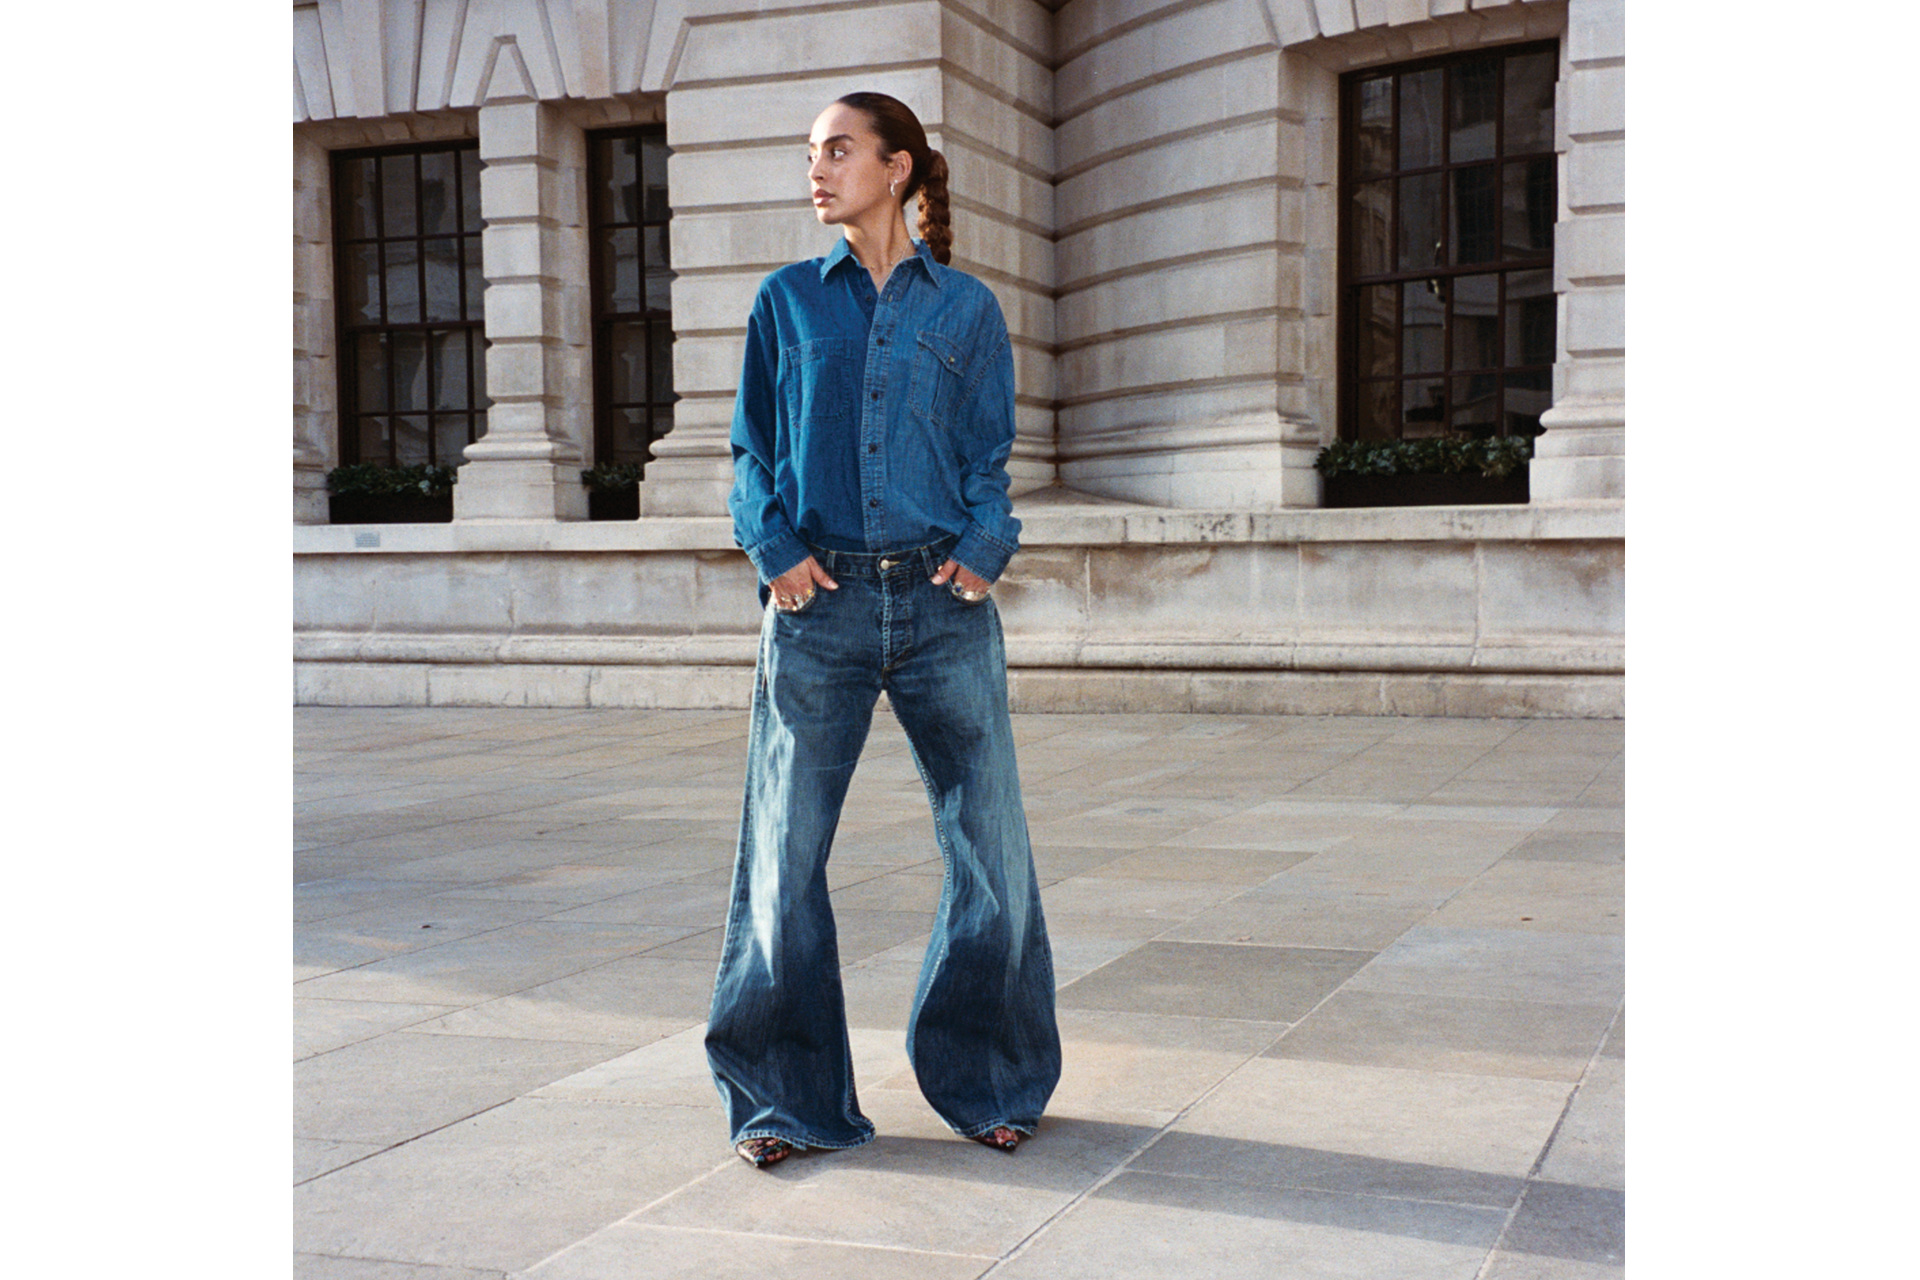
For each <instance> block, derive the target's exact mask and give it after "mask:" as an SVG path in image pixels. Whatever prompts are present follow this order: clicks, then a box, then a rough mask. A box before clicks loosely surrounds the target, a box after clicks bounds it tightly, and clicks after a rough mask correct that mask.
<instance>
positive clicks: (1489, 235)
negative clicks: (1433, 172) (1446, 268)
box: [1447, 164, 1499, 263]
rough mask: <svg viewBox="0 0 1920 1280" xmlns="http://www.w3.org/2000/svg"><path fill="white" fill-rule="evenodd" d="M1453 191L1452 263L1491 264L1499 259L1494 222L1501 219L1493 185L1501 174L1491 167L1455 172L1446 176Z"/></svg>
mask: <svg viewBox="0 0 1920 1280" xmlns="http://www.w3.org/2000/svg"><path fill="white" fill-rule="evenodd" d="M1447 178H1448V181H1449V184H1450V185H1451V186H1452V188H1453V199H1452V200H1451V201H1449V205H1448V207H1449V209H1450V210H1451V212H1452V214H1453V225H1452V227H1451V230H1452V232H1453V240H1452V244H1453V253H1452V256H1451V258H1450V259H1449V261H1452V262H1456V263H1461V262H1491V261H1492V260H1493V259H1494V258H1496V257H1498V256H1499V239H1498V233H1497V231H1496V230H1495V228H1496V223H1495V219H1496V218H1497V217H1498V216H1499V208H1498V206H1497V204H1496V196H1495V192H1494V183H1495V182H1496V181H1497V180H1498V170H1496V169H1495V168H1494V166H1492V165H1490V164H1483V165H1475V166H1474V167H1473V168H1471V169H1455V170H1454V171H1453V172H1451V173H1449V174H1448V175H1447Z"/></svg>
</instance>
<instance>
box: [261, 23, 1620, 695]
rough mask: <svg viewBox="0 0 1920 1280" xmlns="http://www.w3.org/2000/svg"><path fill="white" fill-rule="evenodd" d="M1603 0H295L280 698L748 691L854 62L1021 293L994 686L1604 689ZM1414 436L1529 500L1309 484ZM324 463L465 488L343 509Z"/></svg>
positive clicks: (1615, 315) (1607, 407)
mask: <svg viewBox="0 0 1920 1280" xmlns="http://www.w3.org/2000/svg"><path fill="white" fill-rule="evenodd" d="M1622 8H1623V7H1622V4H1621V3H1620V0H1535V2H1531V3H1523V2H1521V0H1175V2H1172V3H1168V2H1165V0H1066V2H1065V3H1057V2H1042V0H888V2H881V3H851V4H848V3H840V4H824V5H823V4H816V3H804V4H802V3H793V4H788V3H784V2H783V0H760V2H759V3H757V4H755V5H752V6H743V5H738V4H727V3H721V2H720V0H318V2H317V3H315V2H312V0H296V3H295V5H294V11H293V19H294V22H293V28H294V91H293V112H294V122H295V123H294V150H295V165H294V172H295V193H294V218H295V225H294V242H295V264H296V266H295V281H294V314H295V352H294V371H295V377H294V413H293V423H294V451H293V490H294V493H293V496H294V521H295V528H294V555H295V576H294V580H295V594H296V599H295V671H296V698H297V699H298V700H299V701H301V702H307V703H349V704H437V705H459V704H502V703H507V704H530V705H544V706H686V707H722V706H744V705H745V702H746V699H747V696H748V692H749V688H750V684H751V668H752V662H753V655H754V649H755V639H756V635H757V632H758V627H759V609H758V602H757V599H756V596H755V591H754V582H753V572H752V569H751V567H750V566H749V565H748V563H747V561H746V559H745V557H744V556H743V555H741V554H740V553H739V552H738V551H737V550H736V549H735V548H734V545H733V540H732V536H731V526H730V524H729V521H728V519H727V517H726V506H725V496H726V491H727V488H728V484H729V479H730V460H729V451H728V446H727V429H728V423H729V421H730V417H731V412H732V397H733V389H734V383H735V380H736V378H737V376H738V370H739V359H740V351H741V339H742V335H743V332H744V323H745V317H746V314H747V310H748V307H749V304H750V302H751V300H752V297H753V293H754V290H755V288H756V286H757V284H758V282H759V280H760V279H761V278H762V277H763V276H764V275H765V274H766V273H767V272H768V271H770V270H772V269H774V268H775V267H777V266H780V265H782V264H784V263H786V262H790V261H793V260H796V259H801V258H808V257H814V256H817V255H819V254H821V253H824V252H825V251H826V250H827V249H828V248H829V247H830V246H831V244H832V239H833V237H834V236H836V235H837V234H838V232H837V231H835V230H833V229H830V228H823V227H821V226H820V225H818V223H817V222H816V221H815V219H814V217H813V213H812V210H811V208H810V207H809V204H808V201H807V199H806V192H805V179H804V156H805V139H806V134H807V130H808V128H809V127H810V125H811V122H812V119H813V116H814V115H815V114H816V113H817V111H818V110H819V109H820V108H821V107H822V106H823V105H825V104H826V103H827V102H829V101H831V100H832V99H833V98H835V97H837V96H838V95H840V94H842V93H845V92H847V91H850V90H853V89H879V90H882V91H885V92H888V93H891V94H893V95H895V96H897V97H899V98H901V99H902V100H904V101H906V102H907V103H908V104H910V105H911V106H912V107H913V108H914V109H915V110H916V111H917V112H918V113H919V115H920V116H921V118H922V120H923V121H924V122H925V123H926V124H927V127H928V132H929V134H930V135H931V137H932V141H933V145H935V146H936V147H939V148H940V149H942V150H943V151H944V152H945V154H946V155H947V157H948V160H949V163H950V165H951V167H952V173H953V182H952V185H953V190H954V202H953V207H954V224H955V231H956V245H955V265H956V266H959V267H962V268H964V269H966V270H968V271H971V272H973V273H974V274H976V275H978V276H980V277H981V278H982V279H983V280H985V281H986V282H987V283H988V284H989V285H990V286H991V287H992V289H993V290H994V292H995V293H996V295H997V296H998V297H999V299H1000V302H1001V305H1002V307H1003V309H1004V311H1005V313H1006V316H1007V321H1008V325H1009V327H1010V329H1011V331H1012V334H1013V337H1014V343H1015V349H1016V357H1017V373H1018V382H1019V396H1018V420H1019V421H1018V432H1019V434H1018V439H1017V442H1016V446H1015V451H1014V455H1013V463H1012V470H1013V473H1014V479H1015V491H1016V494H1017V497H1016V511H1017V514H1019V516H1020V517H1021V519H1022V520H1023V522H1024V524H1025V532H1024V534H1023V539H1022V541H1023V544H1024V549H1023V551H1022V553H1021V554H1020V555H1019V556H1018V557H1016V558H1015V560H1014V563H1013V566H1012V568H1011V569H1010V570H1009V573H1008V575H1007V577H1006V578H1005V579H1004V580H1003V583H1002V585H1001V588H1000V590H999V592H998V598H999V599H1000V601H1001V607H1002V609H1003V611H1004V616H1005V619H1006V626H1007V633H1008V650H1009V659H1010V663H1011V666H1012V676H1013V682H1014V696H1015V705H1016V708H1017V709H1026V710H1078V709H1126V710H1148V711H1151V710H1201V711H1208V710H1218V711H1232V712H1252V711H1285V712H1305V713H1343V714H1355V713H1359V714H1367V713H1395V714H1456V715H1458V714H1465V715H1549V716H1567V715H1571V716H1614V715H1619V714H1621V711H1622V702H1623V692H1622V682H1623V670H1624V656H1623V655H1624V641H1623V595H1624V591H1623V572H1624V559H1625V537H1624V534H1625V518H1624V511H1623V497H1624V492H1623V474H1624V462H1625V457H1624V454H1625V425H1624V424H1625V409H1624V387H1625V341H1624V295H1625V285H1624V279H1625V269H1624V218H1625V194H1624V179H1623V155H1624V146H1625V143H1624V112H1623V89H1622V81H1623V75H1624V63H1625V57H1624V53H1625V50H1624V42H1623V12H1622ZM1442 433H1452V434H1454V435H1456V436H1491V437H1495V438H1499V437H1508V438H1512V437H1528V436H1534V435H1535V433H1538V434H1537V438H1536V439H1535V441H1534V457H1533V460H1532V462H1531V463H1530V464H1529V466H1528V467H1527V469H1526V475H1527V480H1526V487H1525V493H1524V497H1525V500H1524V501H1520V502H1512V501H1506V502H1499V503H1486V502H1484V501H1481V500H1477V499H1473V498H1472V497H1471V496H1469V498H1468V499H1466V500H1464V501H1463V500H1460V499H1456V500H1455V503H1454V505H1403V504H1402V503H1403V498H1400V497H1395V496H1394V494H1393V493H1391V492H1390V493H1389V494H1388V496H1387V497H1385V498H1380V497H1378V496H1376V497H1375V498H1373V499H1371V500H1370V501H1374V502H1384V503H1386V504H1387V505H1368V506H1352V507H1336V506H1331V505H1327V501H1328V493H1327V489H1328V488H1329V485H1328V484H1326V483H1324V482H1323V478H1322V476H1321V474H1320V473H1319V472H1317V471H1316V470H1315V466H1314V462H1315V458H1316V456H1317V455H1318V454H1319V452H1320V450H1321V448H1322V447H1323V446H1325V445H1327V444H1329V443H1332V442H1334V441H1335V440H1337V439H1345V438H1354V439H1374V440H1380V439H1393V438H1408V439H1412V438H1419V437H1423V436H1432V435H1438V434H1442ZM620 461H625V462H634V463H643V464H644V472H643V474H642V477H641V480H640V483H639V489H638V494H639V498H638V510H639V518H638V519H589V518H587V517H588V515H589V511H588V493H587V490H586V488H585V487H584V486H583V484H582V478H581V473H582V471H583V469H585V468H587V467H590V466H593V465H594V464H596V463H607V462H620ZM354 462H361V463H364V462H377V463H388V464H406V463H430V464H434V465H443V466H454V465H457V466H458V467H459V471H458V483H457V484H456V485H455V486H454V488H453V491H452V519H451V520H450V521H443V522H437V523H385V524H373V523H330V522H329V521H330V516H329V497H328V493H327V489H326V478H327V475H328V473H329V471H330V470H331V469H332V468H334V467H336V466H339V465H342V464H344V463H354ZM1396 492H1397V491H1396Z"/></svg>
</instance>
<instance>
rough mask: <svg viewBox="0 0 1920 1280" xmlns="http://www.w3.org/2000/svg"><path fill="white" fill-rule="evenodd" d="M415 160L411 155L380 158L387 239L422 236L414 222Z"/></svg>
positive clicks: (384, 231) (382, 230)
mask: <svg viewBox="0 0 1920 1280" xmlns="http://www.w3.org/2000/svg"><path fill="white" fill-rule="evenodd" d="M413 159H414V158H413V157H412V156H410V155H404V156H382V157H380V188H381V199H382V201H383V207H384V210H385V212H386V217H387V220H386V224H385V225H384V226H383V227H382V228H381V233H382V234H384V235H389V236H411V235H417V234H419V227H418V225H417V223H416V221H415V218H414V209H415V206H416V202H415V199H414V188H413Z"/></svg>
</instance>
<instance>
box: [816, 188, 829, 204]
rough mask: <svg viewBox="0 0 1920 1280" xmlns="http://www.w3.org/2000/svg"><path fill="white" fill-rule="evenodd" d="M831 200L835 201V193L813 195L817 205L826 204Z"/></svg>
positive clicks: (820, 192) (822, 192)
mask: <svg viewBox="0 0 1920 1280" xmlns="http://www.w3.org/2000/svg"><path fill="white" fill-rule="evenodd" d="M831 199H833V193H832V192H830V191H816V192H814V193H813V202H814V203H815V204H825V203H826V202H827V201H829V200H831Z"/></svg>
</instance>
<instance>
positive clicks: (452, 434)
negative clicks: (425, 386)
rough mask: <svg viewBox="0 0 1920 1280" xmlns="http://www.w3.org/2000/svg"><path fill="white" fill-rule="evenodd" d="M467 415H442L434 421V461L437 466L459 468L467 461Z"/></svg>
mask: <svg viewBox="0 0 1920 1280" xmlns="http://www.w3.org/2000/svg"><path fill="white" fill-rule="evenodd" d="M468 443H469V441H468V439H467V415H466V414H464V413H453V414H442V415H441V416H439V417H437V418H435V419H434V420H433V461H434V465H435V466H440V467H457V466H459V465H460V464H461V463H462V462H464V461H466V459H465V457H464V456H463V455H462V451H463V450H464V449H465V448H466V447H467V445H468Z"/></svg>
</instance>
